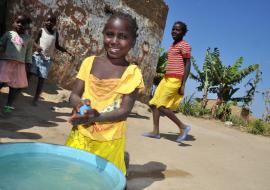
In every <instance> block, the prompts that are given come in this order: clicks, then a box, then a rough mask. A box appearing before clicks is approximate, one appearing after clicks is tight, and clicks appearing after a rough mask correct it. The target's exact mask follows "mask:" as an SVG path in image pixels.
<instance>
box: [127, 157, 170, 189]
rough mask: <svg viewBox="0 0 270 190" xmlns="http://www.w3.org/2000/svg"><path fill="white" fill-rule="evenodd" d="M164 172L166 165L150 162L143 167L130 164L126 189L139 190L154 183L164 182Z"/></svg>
mask: <svg viewBox="0 0 270 190" xmlns="http://www.w3.org/2000/svg"><path fill="white" fill-rule="evenodd" d="M165 170H166V165H165V164H163V163H161V162H154V161H152V162H148V163H146V164H143V165H136V164H135V165H133V164H131V165H130V166H129V169H128V177H127V180H128V181H127V189H128V190H140V189H144V188H145V187H148V186H150V185H151V184H152V183H154V182H155V181H161V180H164V178H165V175H164V174H163V172H164V171H165ZM142 179H143V180H142Z"/></svg>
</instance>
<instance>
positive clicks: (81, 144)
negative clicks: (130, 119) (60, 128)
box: [66, 127, 126, 175]
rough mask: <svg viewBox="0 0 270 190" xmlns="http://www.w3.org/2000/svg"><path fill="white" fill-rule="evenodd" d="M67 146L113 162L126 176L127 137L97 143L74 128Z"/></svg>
mask: <svg viewBox="0 0 270 190" xmlns="http://www.w3.org/2000/svg"><path fill="white" fill-rule="evenodd" d="M66 146H70V147H73V148H77V149H81V150H85V151H87V152H91V153H93V154H96V155H98V156H100V157H102V158H104V159H106V160H108V161H110V162H112V163H113V164H114V165H115V166H116V167H118V169H120V170H121V171H122V172H123V174H124V175H126V166H125V161H124V150H125V137H123V138H121V139H116V140H112V141H95V140H92V139H91V138H89V137H86V136H84V135H82V134H81V133H80V132H79V131H78V128H77V127H73V128H72V131H71V132H70V134H69V137H68V139H67V142H66Z"/></svg>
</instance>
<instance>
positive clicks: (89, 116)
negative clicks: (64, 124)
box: [69, 101, 99, 125]
mask: <svg viewBox="0 0 270 190" xmlns="http://www.w3.org/2000/svg"><path fill="white" fill-rule="evenodd" d="M84 104H85V102H83V101H81V102H80V103H79V104H78V105H77V106H76V108H74V109H73V110H72V116H71V118H70V119H69V122H70V123H72V125H81V124H82V125H87V124H91V123H93V122H94V118H95V117H97V116H99V113H98V111H97V110H95V109H91V110H86V112H85V113H84V115H80V114H79V113H78V112H79V111H80V107H81V106H82V105H84Z"/></svg>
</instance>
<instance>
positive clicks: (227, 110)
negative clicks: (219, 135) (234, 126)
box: [216, 102, 233, 121]
mask: <svg viewBox="0 0 270 190" xmlns="http://www.w3.org/2000/svg"><path fill="white" fill-rule="evenodd" d="M232 104H233V102H225V103H223V104H221V105H220V106H219V107H218V109H217V111H216V118H217V119H220V120H221V121H227V120H229V118H230V116H231V111H232V109H231V106H232Z"/></svg>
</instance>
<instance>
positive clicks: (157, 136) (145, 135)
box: [143, 133, 160, 139]
mask: <svg viewBox="0 0 270 190" xmlns="http://www.w3.org/2000/svg"><path fill="white" fill-rule="evenodd" d="M143 136H144V137H149V138H154V139H160V135H155V134H152V133H144V134H143Z"/></svg>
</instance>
